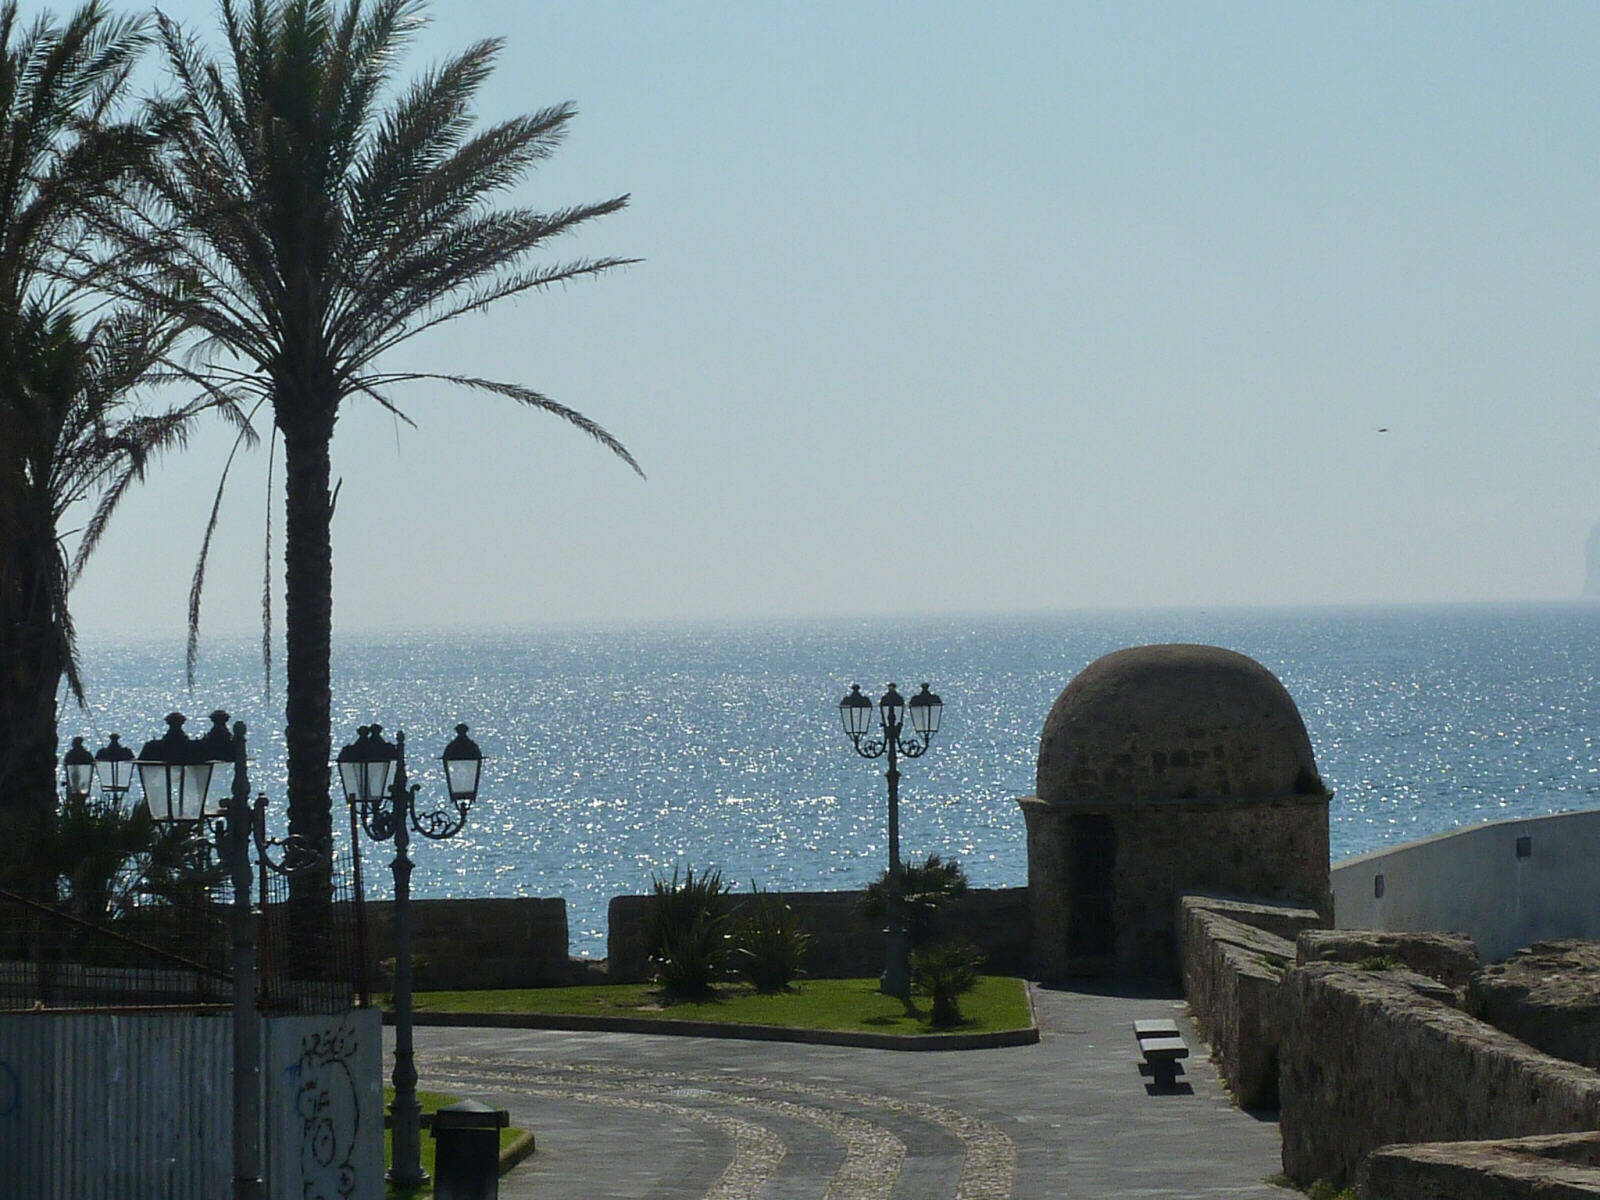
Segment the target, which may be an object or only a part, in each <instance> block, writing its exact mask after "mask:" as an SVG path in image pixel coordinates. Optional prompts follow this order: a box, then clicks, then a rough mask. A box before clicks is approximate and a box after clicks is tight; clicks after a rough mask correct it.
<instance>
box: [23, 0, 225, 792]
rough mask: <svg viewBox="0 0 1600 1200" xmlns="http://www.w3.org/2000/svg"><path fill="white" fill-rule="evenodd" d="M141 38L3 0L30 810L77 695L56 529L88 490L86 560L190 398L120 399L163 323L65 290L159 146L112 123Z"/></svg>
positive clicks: (160, 348) (77, 279)
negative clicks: (157, 409) (62, 698)
mask: <svg viewBox="0 0 1600 1200" xmlns="http://www.w3.org/2000/svg"><path fill="white" fill-rule="evenodd" d="M147 40H148V39H147V37H146V35H145V32H144V27H143V24H142V23H141V22H139V21H137V20H131V19H127V18H118V17H112V16H111V15H109V14H108V12H107V11H106V9H105V8H104V6H103V5H101V4H100V3H99V2H98V0H94V2H91V3H88V4H85V5H83V6H82V7H81V8H79V9H78V10H77V11H76V12H75V13H74V14H73V15H72V16H71V17H70V18H69V19H68V20H67V21H66V22H65V23H64V24H58V23H56V22H55V21H54V20H53V19H52V18H50V17H49V16H41V17H39V18H38V19H37V20H35V21H34V22H33V23H32V24H31V25H28V26H26V27H24V26H23V25H22V24H21V23H20V22H19V18H18V10H17V5H16V4H15V3H13V2H7V3H4V4H0V675H3V677H0V807H4V808H6V809H9V810H11V811H13V812H16V811H22V812H27V813H31V814H34V815H35V816H37V815H38V814H43V813H48V812H49V811H51V809H52V808H53V806H54V771H55V751H56V697H57V693H58V691H59V689H60V686H61V682H62V680H63V678H65V679H66V681H67V683H68V686H69V688H70V690H71V691H72V692H73V694H74V695H75V696H77V698H78V699H79V701H80V702H81V701H82V699H83V690H82V683H81V680H80V678H79V673H78V664H77V658H76V652H75V645H74V638H73V626H72V619H71V615H70V612H69V610H68V607H67V592H68V588H69V585H70V582H71V577H72V574H73V569H74V568H73V565H72V564H69V562H68V559H67V555H66V551H65V550H64V548H63V543H62V539H61V534H60V532H59V530H58V525H59V523H60V521H61V519H62V518H63V516H64V515H65V513H66V511H67V509H68V508H69V507H70V506H72V505H74V504H77V503H79V502H81V501H84V500H87V499H88V498H90V497H91V496H93V495H96V494H98V495H99V497H100V499H99V504H98V507H97V508H96V509H95V511H94V513H93V515H92V517H91V519H90V522H89V525H88V527H87V529H86V531H85V533H84V536H83V537H82V538H81V539H80V540H79V545H78V554H77V562H76V566H77V567H81V566H82V563H83V561H84V559H85V558H87V556H88V555H89V553H90V552H91V551H92V550H93V549H94V547H95V546H96V544H97V543H98V541H99V537H100V534H101V533H102V532H103V531H104V529H105V526H106V522H107V521H108V520H109V518H110V516H111V513H112V512H113V511H114V509H115V508H116V505H117V502H118V501H119V500H120V499H121V497H122V496H123V494H124V493H125V491H126V489H127V487H128V485H129V484H130V483H131V482H132V481H133V480H134V479H137V478H139V477H140V476H141V475H142V474H143V472H144V470H145V466H146V463H147V461H148V458H149V456H150V454H151V453H153V452H154V451H156V450H159V449H161V448H162V447H164V446H169V445H173V444H175V443H176V442H178V441H181V439H182V437H183V434H184V431H185V430H186V428H187V423H188V420H189V418H190V417H192V416H193V415H194V413H195V412H196V411H198V409H197V408H196V407H195V406H187V407H184V408H180V409H175V410H169V411H168V412H166V413H164V414H159V415H156V416H140V415H139V414H138V413H137V412H135V411H134V410H133V409H132V408H130V407H129V406H128V404H127V401H128V397H129V395H130V394H131V393H132V392H133V391H134V389H136V388H137V387H138V386H139V385H140V384H142V383H143V382H146V381H147V380H148V379H149V378H150V375H151V372H152V369H153V368H154V367H155V365H156V363H157V362H158V361H159V360H160V358H161V357H162V355H163V354H164V353H165V351H166V350H167V348H168V347H169V345H170V343H171V337H172V335H171V331H172V328H173V326H172V324H171V321H170V318H161V317H158V316H153V315H151V314H148V313H140V312H138V311H135V310H133V309H127V308H116V307H107V306H104V305H102V306H101V307H100V308H99V310H98V311H97V312H96V313H93V314H91V315H89V316H87V317H86V316H85V313H84V312H83V311H81V310H83V309H84V308H85V306H86V305H85V301H84V300H83V299H82V296H83V295H85V293H83V292H81V291H74V290H73V287H74V285H75V284H82V283H83V282H85V281H86V280H90V281H92V280H93V279H94V278H96V277H97V276H98V273H99V272H100V270H101V269H102V268H103V267H104V266H105V263H104V261H103V258H102V257H101V256H100V255H99V251H101V250H102V249H104V248H105V246H104V243H102V242H100V241H98V240H97V239H95V238H94V237H92V236H91V226H90V223H89V222H88V220H87V214H88V210H89V209H90V208H91V207H93V206H95V205H97V204H100V203H103V202H105V201H106V200H108V199H109V198H111V197H113V196H114V195H115V194H116V193H117V192H118V190H119V188H120V186H121V184H122V183H123V182H125V181H126V180H128V179H129V177H130V175H131V173H132V172H134V171H135V170H136V169H137V168H139V167H140V166H141V165H143V164H144V163H146V162H147V161H148V159H149V156H150V154H151V153H152V151H153V149H154V147H155V146H156V145H157V143H158V137H159V135H158V132H157V131H156V130H154V129H153V128H152V127H150V126H149V125H147V124H145V123H143V122H142V121H122V120H118V119H116V118H117V115H118V113H119V111H120V109H121V106H122V103H123V101H124V100H125V98H126V94H127V90H128V80H129V76H130V73H131V72H132V70H133V67H134V65H135V63H136V62H137V60H138V57H139V54H140V52H141V50H142V49H143V47H144V46H145V45H146V44H147ZM84 320H87V325H86V327H84V328H82V329H81V330H80V325H81V324H82V323H83V321H84Z"/></svg>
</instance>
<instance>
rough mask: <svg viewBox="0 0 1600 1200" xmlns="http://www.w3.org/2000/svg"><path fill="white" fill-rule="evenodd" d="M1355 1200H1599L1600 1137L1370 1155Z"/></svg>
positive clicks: (1431, 1146) (1564, 1136) (1448, 1145)
mask: <svg viewBox="0 0 1600 1200" xmlns="http://www.w3.org/2000/svg"><path fill="white" fill-rule="evenodd" d="M1356 1194H1357V1195H1358V1196H1360V1197H1361V1200H1440V1197H1449V1200H1600V1134H1595V1133H1559V1134H1553V1135H1550V1136H1548V1137H1531V1138H1516V1139H1512V1140H1507V1141H1495V1142H1432V1143H1428V1144H1425V1145H1421V1146H1385V1147H1383V1148H1382V1149H1381V1150H1374V1151H1373V1152H1372V1153H1371V1154H1369V1155H1368V1156H1367V1158H1366V1160H1365V1161H1364V1162H1363V1163H1362V1164H1361V1170H1360V1172H1359V1173H1358V1174H1357V1176H1356Z"/></svg>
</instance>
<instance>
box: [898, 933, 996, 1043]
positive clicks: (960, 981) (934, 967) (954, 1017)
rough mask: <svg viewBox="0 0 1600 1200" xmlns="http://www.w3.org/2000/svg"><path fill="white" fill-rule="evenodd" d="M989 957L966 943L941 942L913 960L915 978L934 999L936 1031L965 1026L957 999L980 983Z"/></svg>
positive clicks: (916, 955)
mask: <svg viewBox="0 0 1600 1200" xmlns="http://www.w3.org/2000/svg"><path fill="white" fill-rule="evenodd" d="M986 957H987V956H986V955H985V954H984V952H983V951H982V950H980V949H978V947H976V946H974V945H973V944H972V943H971V942H969V941H965V940H957V941H953V942H941V943H939V945H937V946H929V947H928V948H927V949H926V950H919V951H917V952H916V953H915V954H913V955H912V956H911V978H912V980H913V981H914V982H915V983H916V985H917V986H918V987H920V988H921V989H922V990H923V991H925V992H927V993H928V995H929V996H930V997H931V998H932V999H933V1025H934V1028H935V1029H948V1028H950V1027H951V1026H952V1025H959V1024H961V1006H960V1003H959V1002H958V1000H957V997H959V996H961V995H962V994H963V993H965V992H970V991H971V990H972V988H973V985H974V984H976V983H977V982H978V968H979V967H981V966H983V963H984V959H985V958H986Z"/></svg>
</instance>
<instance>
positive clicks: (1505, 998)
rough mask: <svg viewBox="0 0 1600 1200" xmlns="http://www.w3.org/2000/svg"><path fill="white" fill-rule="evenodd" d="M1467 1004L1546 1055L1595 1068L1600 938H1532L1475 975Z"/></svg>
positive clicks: (1599, 1039)
mask: <svg viewBox="0 0 1600 1200" xmlns="http://www.w3.org/2000/svg"><path fill="white" fill-rule="evenodd" d="M1467 1005H1468V1008H1469V1009H1470V1011H1472V1012H1473V1013H1475V1014H1477V1015H1478V1016H1480V1017H1482V1018H1483V1019H1484V1020H1485V1021H1487V1022H1489V1024H1491V1025H1493V1026H1495V1027H1496V1028H1498V1029H1503V1030H1505V1031H1506V1032H1507V1033H1509V1034H1511V1035H1512V1036H1513V1037H1518V1038H1521V1039H1522V1040H1523V1041H1525V1042H1527V1043H1528V1044H1529V1045H1530V1046H1536V1047H1538V1048H1539V1049H1540V1050H1543V1051H1544V1052H1545V1053H1546V1054H1553V1055H1555V1056H1556V1057H1557V1058H1564V1059H1566V1060H1567V1061H1568V1062H1575V1063H1582V1064H1583V1065H1584V1066H1587V1067H1600V943H1597V942H1586V941H1578V940H1567V939H1564V940H1561V941H1548V942H1535V943H1534V944H1533V945H1532V946H1530V947H1529V948H1528V949H1526V950H1518V951H1517V952H1516V953H1515V954H1513V955H1512V956H1511V957H1510V958H1508V959H1507V960H1506V961H1505V962H1503V963H1495V964H1493V965H1492V966H1488V967H1485V968H1484V969H1483V970H1481V971H1479V972H1478V973H1477V974H1476V975H1474V976H1473V977H1472V981H1471V982H1470V983H1469V984H1468V986H1467Z"/></svg>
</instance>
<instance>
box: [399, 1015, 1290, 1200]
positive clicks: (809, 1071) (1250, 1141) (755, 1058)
mask: <svg viewBox="0 0 1600 1200" xmlns="http://www.w3.org/2000/svg"><path fill="white" fill-rule="evenodd" d="M1035 1000H1036V1004H1037V1007H1038V1011H1039V1022H1040V1029H1041V1031H1042V1034H1043V1036H1042V1039H1041V1041H1040V1043H1039V1044H1038V1045H1036V1046H1019V1047H1011V1048H1007V1049H1001V1050H974V1051H963V1052H943V1053H926V1054H909V1053H905V1052H900V1051H892V1050H855V1049H845V1048H839V1047H830V1046H804V1045H792V1044H786V1043H775V1042H740V1041H725V1040H720V1039H707V1038H676V1037H661V1036H648V1035H630V1034H590V1033H555V1032H544V1031H537V1030H501V1029H445V1028H421V1029H418V1030H417V1031H416V1042H417V1061H418V1069H419V1072H420V1074H421V1077H422V1086H424V1087H426V1088H430V1089H439V1090H446V1091H453V1092H455V1093H457V1094H458V1095H467V1096H471V1097H472V1098H473V1099H476V1100H482V1101H484V1102H486V1103H489V1104H493V1105H496V1106H497V1107H502V1108H506V1109H509V1110H510V1111H511V1117H512V1124H514V1125H518V1126H520V1127H522V1128H524V1129H531V1130H533V1131H534V1134H535V1135H536V1137H537V1139H538V1147H539V1149H538V1153H537V1154H535V1155H534V1156H533V1157H532V1158H529V1159H528V1160H527V1161H526V1162H525V1163H523V1164H522V1165H521V1166H519V1167H517V1168H515V1169H514V1170H513V1171H512V1172H511V1173H510V1174H508V1175H507V1176H505V1178H503V1179H502V1180H501V1181H500V1195H501V1197H502V1200H534V1198H535V1197H537V1198H538V1200H613V1198H615V1200H624V1198H626V1200H644V1198H647V1197H648V1198H649V1200H756V1198H760V1200H799V1198H801V1197H808V1198H822V1197H826V1198H828V1200H872V1198H882V1200H935V1198H942V1197H956V1198H959V1200H1008V1198H1012V1197H1015V1198H1017V1200H1053V1198H1055V1197H1059V1196H1077V1197H1110V1196H1136V1197H1164V1196H1171V1197H1222V1196H1227V1197H1236V1198H1241V1200H1290V1198H1292V1197H1293V1196H1295V1195H1297V1193H1294V1192H1290V1191H1287V1190H1285V1189H1281V1188H1277V1187H1274V1186H1272V1185H1270V1184H1268V1183H1266V1182H1265V1181H1266V1179H1267V1178H1268V1177H1269V1176H1271V1175H1273V1174H1274V1173H1276V1172H1277V1171H1278V1170H1279V1157H1278V1155H1279V1143H1278V1127H1277V1125H1276V1124H1275V1123H1274V1122H1271V1121H1263V1120H1259V1119H1257V1118H1255V1117H1252V1116H1250V1115H1248V1114H1246V1113H1242V1112H1240V1111H1239V1110H1238V1109H1236V1108H1234V1107H1233V1105H1232V1103H1231V1102H1230V1101H1229V1100H1228V1098H1227V1097H1226V1095H1225V1094H1224V1093H1223V1090H1222V1087H1221V1085H1220V1084H1219V1082H1218V1079H1217V1075H1216V1072H1215V1070H1214V1069H1213V1068H1212V1066H1211V1063H1210V1061H1209V1059H1208V1058H1207V1056H1206V1048H1205V1045H1204V1043H1203V1042H1201V1041H1200V1040H1199V1038H1198V1037H1197V1036H1196V1034H1195V1031H1194V1027H1193V1025H1192V1024H1190V1023H1189V1021H1188V1019H1187V1017H1185V1016H1184V1015H1183V1013H1184V1010H1183V1002H1182V1001H1180V1000H1171V999H1165V998H1152V997H1127V996H1109V995H1103V994H1097V993H1092V992H1077V991H1054V990H1045V989H1041V990H1039V991H1038V992H1037V993H1036V996H1035ZM1136 1017H1176V1018H1177V1019H1178V1020H1179V1022H1180V1024H1181V1025H1182V1026H1183V1028H1184V1031H1185V1037H1186V1038H1187V1040H1188V1042H1189V1045H1190V1047H1191V1051H1192V1053H1193V1055H1194V1056H1193V1057H1191V1058H1190V1059H1189V1060H1188V1071H1187V1077H1188V1079H1189V1082H1190V1085H1191V1086H1190V1087H1189V1088H1187V1089H1183V1090H1180V1091H1177V1092H1171V1093H1152V1091H1151V1090H1150V1085H1149V1083H1148V1081H1147V1080H1146V1079H1145V1078H1144V1077H1143V1076H1141V1075H1140V1074H1139V1072H1138V1069H1137V1066H1138V1051H1137V1047H1136V1046H1135V1043H1134V1038H1133V1032H1132V1030H1131V1028H1130V1026H1129V1022H1130V1021H1132V1020H1133V1019H1134V1018H1136Z"/></svg>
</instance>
